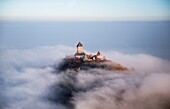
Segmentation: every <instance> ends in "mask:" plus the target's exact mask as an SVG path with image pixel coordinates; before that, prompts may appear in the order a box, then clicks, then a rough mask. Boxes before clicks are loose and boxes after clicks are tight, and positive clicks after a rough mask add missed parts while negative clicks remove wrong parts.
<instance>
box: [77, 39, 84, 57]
mask: <svg viewBox="0 0 170 109" xmlns="http://www.w3.org/2000/svg"><path fill="white" fill-rule="evenodd" d="M77 53H78V54H81V53H83V44H82V43H81V42H79V43H78V44H77Z"/></svg>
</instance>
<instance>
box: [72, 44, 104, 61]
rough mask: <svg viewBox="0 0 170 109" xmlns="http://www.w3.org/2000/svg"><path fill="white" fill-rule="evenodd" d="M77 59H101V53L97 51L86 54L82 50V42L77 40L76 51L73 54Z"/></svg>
mask: <svg viewBox="0 0 170 109" xmlns="http://www.w3.org/2000/svg"><path fill="white" fill-rule="evenodd" d="M74 57H75V58H77V59H83V61H92V60H103V56H102V54H101V53H100V52H99V51H98V52H97V54H96V55H88V54H86V53H84V51H83V44H82V43H81V42H79V43H78V44H77V52H76V53H75V55H74Z"/></svg>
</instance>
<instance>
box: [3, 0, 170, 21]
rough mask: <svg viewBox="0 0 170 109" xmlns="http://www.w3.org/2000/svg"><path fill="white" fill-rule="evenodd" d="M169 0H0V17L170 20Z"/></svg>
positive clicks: (16, 18)
mask: <svg viewBox="0 0 170 109" xmlns="http://www.w3.org/2000/svg"><path fill="white" fill-rule="evenodd" d="M169 19H170V0H0V20H169Z"/></svg>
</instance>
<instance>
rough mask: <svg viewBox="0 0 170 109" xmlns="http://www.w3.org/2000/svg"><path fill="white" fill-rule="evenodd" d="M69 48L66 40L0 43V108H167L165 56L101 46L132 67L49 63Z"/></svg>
mask: <svg viewBox="0 0 170 109" xmlns="http://www.w3.org/2000/svg"><path fill="white" fill-rule="evenodd" d="M75 51H76V49H75V47H70V46H67V45H53V46H38V47H30V48H27V49H16V48H15V49H14V48H3V49H2V48H1V52H0V109H170V67H169V66H170V61H169V60H166V59H162V58H160V57H156V56H152V55H150V54H146V53H133V54H131V53H124V52H120V51H116V50H105V51H101V52H102V54H103V55H104V56H105V57H106V58H107V59H110V60H112V61H114V62H118V63H120V64H122V65H124V66H126V67H128V68H134V69H135V71H133V72H114V71H106V70H101V69H90V70H87V71H80V72H78V73H76V72H74V71H65V72H64V71H63V72H60V71H57V70H56V69H54V68H53V67H52V66H53V65H56V66H57V65H58V64H60V62H61V61H62V58H64V57H65V55H66V54H67V55H72V54H74V53H75ZM86 52H87V53H93V54H94V53H96V52H95V51H93V50H91V51H88V50H87V49H86ZM70 72H72V73H70ZM72 74H75V75H72Z"/></svg>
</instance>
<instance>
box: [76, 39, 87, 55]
mask: <svg viewBox="0 0 170 109" xmlns="http://www.w3.org/2000/svg"><path fill="white" fill-rule="evenodd" d="M84 55H86V54H85V53H84V51H83V44H82V43H80V42H79V43H78V44H77V53H76V54H75V55H74V56H75V57H76V58H83V56H84Z"/></svg>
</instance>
